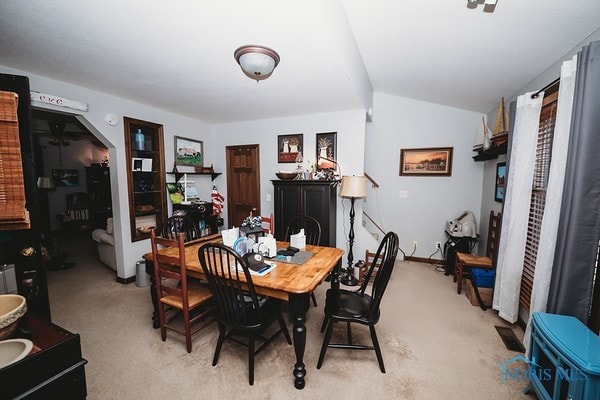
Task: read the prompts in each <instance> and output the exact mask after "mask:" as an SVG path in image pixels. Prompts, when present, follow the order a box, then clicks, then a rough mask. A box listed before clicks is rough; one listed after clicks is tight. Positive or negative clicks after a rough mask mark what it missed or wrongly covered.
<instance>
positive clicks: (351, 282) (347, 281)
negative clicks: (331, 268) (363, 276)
mask: <svg viewBox="0 0 600 400" xmlns="http://www.w3.org/2000/svg"><path fill="white" fill-rule="evenodd" d="M340 282H342V283H343V284H344V285H346V286H356V285H358V279H357V278H356V277H355V276H354V275H352V274H346V275H344V276H342V278H341V279H340Z"/></svg>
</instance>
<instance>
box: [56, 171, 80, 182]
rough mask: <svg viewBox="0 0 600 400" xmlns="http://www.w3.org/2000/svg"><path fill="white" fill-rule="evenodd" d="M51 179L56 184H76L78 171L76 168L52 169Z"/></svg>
mask: <svg viewBox="0 0 600 400" xmlns="http://www.w3.org/2000/svg"><path fill="white" fill-rule="evenodd" d="M52 179H54V184H55V185H56V186H78V185H79V171H78V170H76V169H53V170H52Z"/></svg>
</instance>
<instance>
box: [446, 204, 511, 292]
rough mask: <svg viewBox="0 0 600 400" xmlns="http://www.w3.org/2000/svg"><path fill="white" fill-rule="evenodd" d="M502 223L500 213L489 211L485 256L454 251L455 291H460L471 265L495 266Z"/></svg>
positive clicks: (479, 266) (487, 267)
mask: <svg viewBox="0 0 600 400" xmlns="http://www.w3.org/2000/svg"><path fill="white" fill-rule="evenodd" d="M501 224H502V213H501V212H498V214H495V215H494V211H493V210H492V211H490V221H489V225H488V236H487V244H486V249H485V256H477V255H474V254H467V253H460V252H457V253H456V266H455V268H454V282H457V285H456V292H457V293H458V294H460V293H461V292H462V284H463V278H465V277H466V276H467V275H468V273H469V270H470V269H471V268H473V267H478V268H486V269H492V268H496V259H497V258H498V245H499V243H500V226H501Z"/></svg>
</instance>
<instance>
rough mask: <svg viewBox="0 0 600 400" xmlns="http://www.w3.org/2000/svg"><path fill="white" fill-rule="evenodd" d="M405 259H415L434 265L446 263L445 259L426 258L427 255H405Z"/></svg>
mask: <svg viewBox="0 0 600 400" xmlns="http://www.w3.org/2000/svg"><path fill="white" fill-rule="evenodd" d="M404 261H415V262H422V263H428V264H434V265H444V260H437V259H434V258H425V257H404Z"/></svg>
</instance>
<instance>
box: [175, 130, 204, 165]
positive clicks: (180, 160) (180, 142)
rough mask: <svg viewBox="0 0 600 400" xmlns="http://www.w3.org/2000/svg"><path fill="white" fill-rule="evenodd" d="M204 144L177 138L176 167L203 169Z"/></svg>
mask: <svg viewBox="0 0 600 400" xmlns="http://www.w3.org/2000/svg"><path fill="white" fill-rule="evenodd" d="M203 158H204V153H203V151H202V142H201V141H199V140H193V139H187V138H184V137H180V136H175V165H182V166H191V167H202V161H203Z"/></svg>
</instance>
